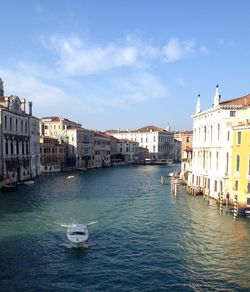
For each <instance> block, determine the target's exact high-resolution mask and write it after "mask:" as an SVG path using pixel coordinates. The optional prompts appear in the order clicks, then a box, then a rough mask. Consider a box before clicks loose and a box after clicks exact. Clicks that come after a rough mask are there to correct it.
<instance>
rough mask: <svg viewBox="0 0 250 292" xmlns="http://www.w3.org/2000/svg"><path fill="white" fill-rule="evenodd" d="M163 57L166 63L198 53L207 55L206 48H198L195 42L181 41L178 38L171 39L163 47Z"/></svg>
mask: <svg viewBox="0 0 250 292" xmlns="http://www.w3.org/2000/svg"><path fill="white" fill-rule="evenodd" d="M162 52H163V55H164V59H165V61H166V62H169V63H170V62H174V61H178V60H180V59H182V58H184V57H186V56H187V55H190V54H193V55H194V54H197V53H207V52H208V50H207V48H206V47H205V46H200V47H198V46H197V45H196V44H195V42H194V41H193V40H187V41H180V40H179V39H177V38H171V39H170V40H169V41H168V42H167V44H166V45H165V46H164V47H163V50H162Z"/></svg>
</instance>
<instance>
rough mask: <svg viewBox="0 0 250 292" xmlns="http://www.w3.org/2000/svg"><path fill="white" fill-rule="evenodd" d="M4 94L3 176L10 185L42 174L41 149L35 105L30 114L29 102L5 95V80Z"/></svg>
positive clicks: (0, 110)
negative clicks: (27, 104)
mask: <svg viewBox="0 0 250 292" xmlns="http://www.w3.org/2000/svg"><path fill="white" fill-rule="evenodd" d="M0 94H1V96H0V123H1V124H0V137H1V140H0V141H1V142H0V176H1V178H2V179H7V180H9V181H10V182H17V181H23V180H27V179H31V178H34V177H36V176H37V175H39V174H40V148H39V134H38V119H37V118H36V117H34V116H32V103H31V102H30V103H29V113H26V100H25V99H24V98H22V99H20V98H19V97H18V96H13V95H12V96H4V90H3V82H2V80H1V79H0Z"/></svg>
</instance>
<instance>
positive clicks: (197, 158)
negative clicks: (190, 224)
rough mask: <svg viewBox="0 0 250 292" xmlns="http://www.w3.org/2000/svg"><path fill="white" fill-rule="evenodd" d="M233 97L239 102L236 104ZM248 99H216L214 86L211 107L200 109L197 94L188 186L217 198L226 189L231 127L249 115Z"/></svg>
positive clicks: (228, 185)
mask: <svg viewBox="0 0 250 292" xmlns="http://www.w3.org/2000/svg"><path fill="white" fill-rule="evenodd" d="M237 100H241V103H239V104H238V105H237ZM249 101H250V100H248V101H247V102H245V104H244V97H242V98H238V99H233V100H230V101H224V102H221V101H220V95H219V88H218V85H217V86H216V92H215V96H214V104H213V107H212V108H210V109H208V110H205V111H202V110H201V106H200V96H198V100H197V105H196V113H195V115H194V116H193V155H192V169H191V172H192V175H191V176H190V177H189V182H188V184H189V186H191V187H193V188H195V189H201V190H203V192H204V193H205V194H208V195H210V196H211V197H214V198H218V195H219V193H220V192H223V193H224V194H225V193H226V192H227V191H229V190H230V169H231V139H232V127H233V126H234V125H237V124H238V122H239V121H242V120H244V119H246V118H247V117H249V118H250V110H249V109H250V107H249V104H248V103H249Z"/></svg>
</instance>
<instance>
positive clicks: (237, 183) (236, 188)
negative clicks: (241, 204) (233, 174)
mask: <svg viewBox="0 0 250 292" xmlns="http://www.w3.org/2000/svg"><path fill="white" fill-rule="evenodd" d="M238 186H239V182H238V181H237V180H236V181H235V184H234V188H235V190H236V191H238Z"/></svg>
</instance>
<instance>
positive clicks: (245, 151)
mask: <svg viewBox="0 0 250 292" xmlns="http://www.w3.org/2000/svg"><path fill="white" fill-rule="evenodd" d="M231 190H232V191H231V194H230V199H231V200H232V199H233V198H234V195H235V194H237V195H238V202H239V207H250V124H249V123H246V124H244V125H243V124H241V125H238V126H235V127H233V141H232V173H231Z"/></svg>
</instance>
